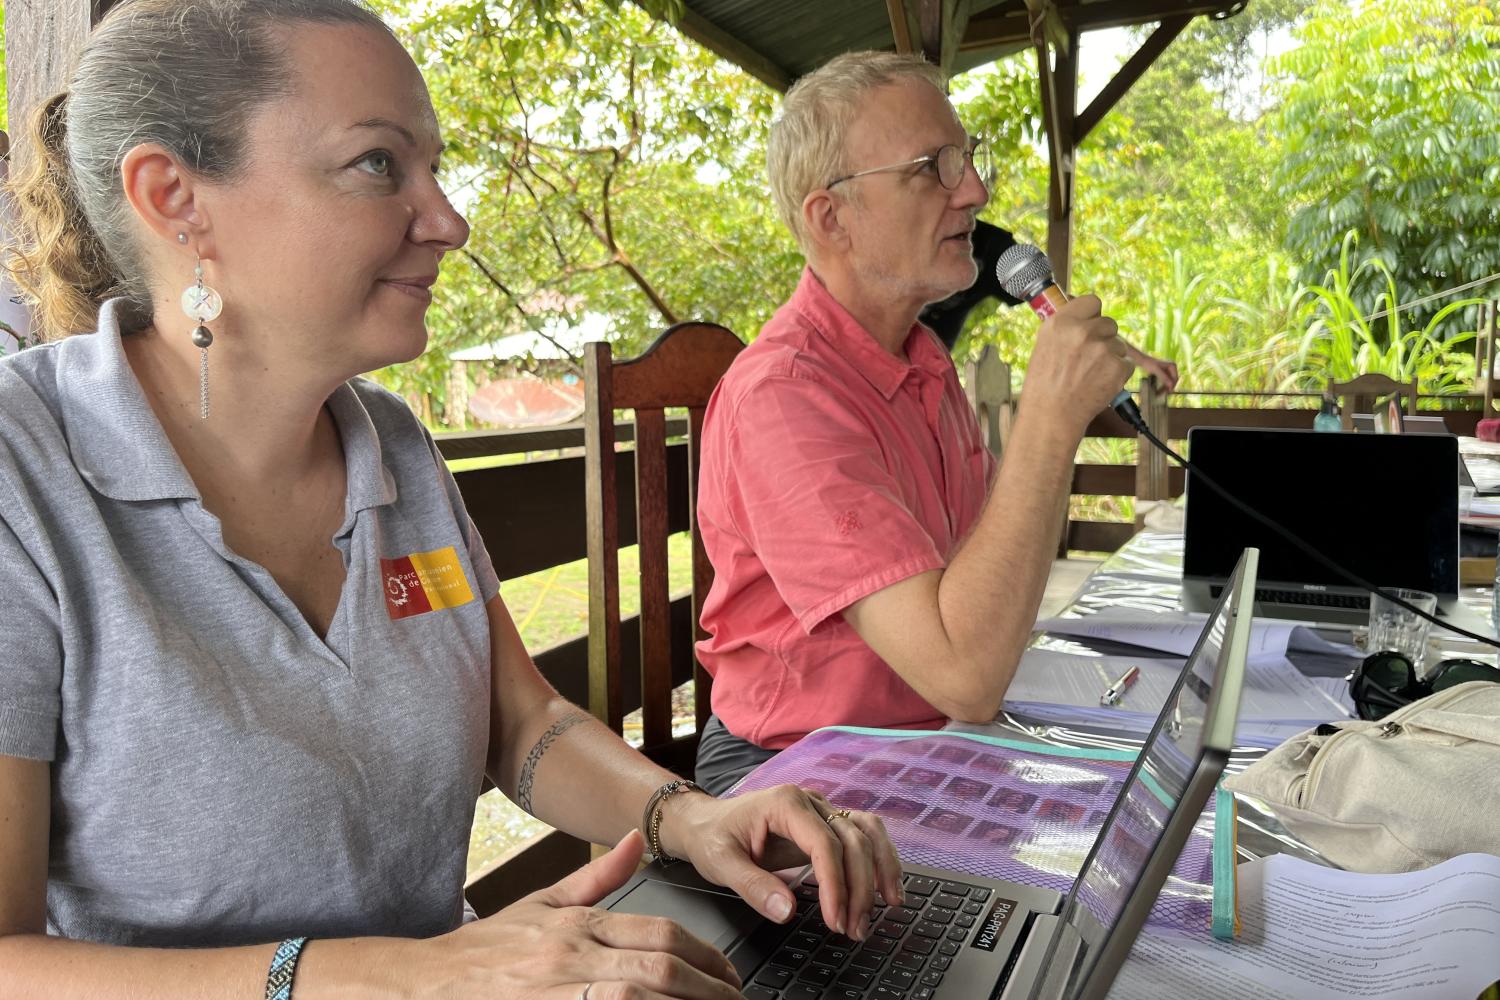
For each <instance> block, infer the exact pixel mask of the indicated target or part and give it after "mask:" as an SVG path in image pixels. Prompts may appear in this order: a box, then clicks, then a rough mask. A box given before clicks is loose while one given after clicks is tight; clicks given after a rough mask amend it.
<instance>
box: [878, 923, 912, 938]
mask: <svg viewBox="0 0 1500 1000" xmlns="http://www.w3.org/2000/svg"><path fill="white" fill-rule="evenodd" d="M905 933H906V928H905V927H902V926H901V925H900V924H894V923H891V922H890V921H889V920H885V921H882V922H881V923H878V924H876V925H875V934H876V936H877V937H883V938H892V939H894V938H899V937H900V936H901V935H903V934H905Z"/></svg>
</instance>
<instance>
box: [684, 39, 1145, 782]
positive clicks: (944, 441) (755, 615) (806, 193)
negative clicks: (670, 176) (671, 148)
mask: <svg viewBox="0 0 1500 1000" xmlns="http://www.w3.org/2000/svg"><path fill="white" fill-rule="evenodd" d="M942 88H943V80H942V77H941V75H940V74H939V73H938V71H937V70H936V69H935V68H933V67H932V66H930V65H928V64H926V63H924V62H922V61H921V60H920V59H918V58H915V57H910V56H900V55H892V54H889V53H878V52H865V53H851V54H848V55H845V56H840V57H839V58H837V59H834V60H833V61H832V62H830V63H828V64H827V65H826V66H824V67H823V68H821V69H819V70H818V71H816V72H814V73H812V74H809V75H808V76H807V77H804V78H803V79H802V80H801V81H799V82H798V83H797V84H796V86H794V87H793V88H792V89H791V90H790V91H789V92H788V93H787V96H786V99H785V101H784V103H783V107H782V112H781V115H780V117H779V118H778V119H777V121H776V123H775V124H773V125H772V129H771V136H770V141H769V144H768V149H767V159H768V169H769V173H770V181H771V189H772V193H773V195H774V196H775V199H776V204H777V209H778V211H779V212H780V213H781V215H782V218H783V220H784V221H785V222H786V223H787V224H788V225H789V226H790V227H791V229H792V231H793V232H794V233H795V234H796V236H797V239H798V241H799V243H800V244H801V247H802V250H803V253H804V255H805V257H806V260H807V269H806V270H805V271H804V273H803V275H802V280H801V283H800V284H799V286H798V288H797V291H796V292H795V293H794V294H793V296H792V298H791V299H790V300H789V301H788V302H787V303H786V305H784V306H783V307H782V308H781V309H780V310H778V311H777V313H776V314H775V316H773V317H772V319H771V320H770V322H768V323H767V324H766V326H765V327H764V328H763V329H762V331H761V334H760V337H759V338H758V339H757V340H756V341H755V342H754V343H753V344H751V345H750V346H749V347H748V348H746V349H745V350H744V351H743V352H741V354H740V356H739V357H738V358H737V359H736V360H735V362H734V364H733V365H732V366H731V368H730V370H729V372H728V373H727V374H726V375H725V377H724V379H723V381H722V382H721V383H720V385H719V387H718V389H717V391H716V392H715V393H714V396H713V399H712V400H711V401H710V403H709V407H708V412H707V415H706V418H705V430H704V445H703V466H702V469H701V472H700V474H699V502H698V515H699V519H700V522H701V524H702V531H703V540H704V544H705V546H706V548H707V551H708V555H709V558H710V560H711V561H712V562H713V565H714V569H715V579H714V585H713V588H712V590H711V591H710V593H709V596H708V599H707V600H706V602H705V604H704V608H703V615H702V623H703V626H704V628H705V629H706V630H707V631H708V632H709V633H710V635H711V637H710V638H708V639H706V640H704V641H703V642H701V643H700V644H699V656H700V659H701V660H702V662H703V664H704V666H705V667H706V668H707V669H708V670H709V671H710V672H711V673H712V674H713V675H714V680H715V682H714V692H713V707H714V718H712V719H711V720H710V722H709V726H708V727H707V729H706V730H705V732H704V737H703V742H702V744H701V746H700V751H699V758H698V780H699V781H700V782H701V783H703V784H704V785H705V787H707V788H709V789H710V790H711V791H714V792H721V791H723V790H725V789H726V788H728V787H729V786H730V785H732V784H733V782H734V781H735V780H737V779H738V778H739V777H740V776H741V775H742V774H743V773H744V772H746V771H747V770H749V769H750V768H751V767H753V766H754V765H755V764H756V763H759V762H760V761H762V760H764V759H766V758H767V757H769V756H770V755H771V754H773V753H774V752H775V751H776V750H778V749H780V748H782V747H785V746H787V745H789V744H790V743H792V742H794V741H795V740H797V739H798V738H800V737H801V736H803V735H805V734H806V733H807V732H809V731H811V730H812V729H815V728H818V727H820V726H826V725H836V724H851V725H869V726H897V727H915V726H923V727H925V726H937V725H941V724H942V721H943V720H944V719H945V718H954V719H961V720H965V721H969V722H986V721H989V720H990V719H991V718H993V717H994V715H995V713H996V712H997V710H998V709H999V707H1000V703H1001V699H1002V697H1003V696H1004V693H1005V689H1006V687H1007V685H1008V684H1009V683H1010V679H1011V677H1012V675H1013V674H1014V672H1015V669H1016V663H1017V660H1018V659H1019V657H1020V654H1021V650H1022V648H1023V647H1024V645H1025V643H1026V640H1027V638H1028V636H1029V634H1030V631H1031V625H1032V622H1033V621H1034V619H1035V616H1036V611H1037V607H1038V605H1039V604H1040V602H1041V598H1042V592H1043V588H1044V587H1045V585H1046V581H1047V573H1048V571H1049V569H1050V567H1051V564H1052V557H1053V552H1054V549H1055V544H1056V525H1057V524H1058V521H1059V517H1060V515H1061V511H1062V506H1063V504H1064V503H1065V502H1066V499H1067V496H1068V489H1069V485H1070V483H1071V479H1072V472H1073V455H1074V452H1075V451H1076V450H1077V447H1078V443H1079V441H1080V439H1081V438H1082V436H1083V432H1084V428H1085V427H1086V426H1087V424H1088V422H1089V420H1090V418H1092V417H1093V416H1094V415H1095V414H1096V413H1098V412H1099V411H1100V410H1101V409H1103V408H1104V407H1105V406H1106V405H1107V404H1108V402H1109V400H1110V399H1111V398H1112V397H1113V396H1114V395H1115V394H1116V393H1117V392H1119V390H1120V388H1121V386H1122V385H1123V384H1124V382H1125V378H1126V376H1127V375H1128V374H1129V372H1130V369H1131V366H1130V364H1129V363H1128V362H1127V361H1126V345H1125V343H1124V342H1123V341H1122V340H1120V338H1119V337H1118V336H1117V335H1116V327H1115V323H1114V321H1113V320H1111V319H1110V318H1108V317H1107V316H1103V315H1101V314H1100V304H1099V300H1098V299H1096V298H1094V297H1093V296H1082V297H1080V298H1078V299H1075V300H1073V301H1072V302H1070V303H1068V304H1067V305H1066V306H1064V307H1063V308H1062V309H1061V310H1059V311H1058V314H1057V315H1056V316H1055V317H1053V318H1052V319H1050V320H1048V321H1047V322H1046V323H1044V324H1043V326H1042V329H1041V331H1040V333H1039V334H1038V336H1037V346H1036V348H1035V350H1034V351H1033V353H1032V355H1031V360H1030V363H1029V364H1028V366H1027V374H1026V382H1025V386H1024V392H1023V396H1022V398H1023V400H1024V403H1023V405H1022V407H1021V409H1020V412H1019V414H1018V416H1017V419H1016V424H1015V429H1014V433H1013V435H1012V438H1011V440H1010V441H1009V442H1008V443H1007V447H1006V454H1005V462H1004V465H1003V466H1001V468H1000V470H999V473H998V475H997V476H993V477H992V474H993V473H994V471H995V470H994V462H993V460H992V458H991V456H990V453H989V452H988V451H987V450H986V449H985V448H984V446H983V444H982V443H981V440H980V434H979V428H978V425H977V423H976V421H975V419H974V415H973V413H972V411H971V410H970V409H969V407H968V405H967V403H966V402H965V400H964V395H963V391H962V389H961V387H960V385H959V382H958V377H957V373H956V372H955V371H954V367H953V362H952V361H951V359H950V358H949V357H948V354H947V352H946V350H945V349H944V347H943V345H942V344H941V343H940V342H939V341H938V339H937V337H935V336H934V335H933V333H932V332H931V331H930V330H928V329H927V328H925V327H923V326H921V325H920V324H918V323H917V316H918V314H919V312H920V311H921V309H922V307H923V306H924V305H926V304H928V303H931V302H936V301H938V300H941V299H943V298H945V297H947V296H949V295H951V294H952V293H954V292H956V291H958V290H961V289H965V288H968V287H970V286H972V285H973V284H974V283H975V278H976V268H975V262H974V256H973V245H972V242H971V236H972V233H973V231H974V228H975V213H976V212H978V210H979V209H980V208H981V207H983V205H984V204H985V202H986V201H987V200H988V198H989V192H988V191H987V190H986V189H985V185H984V182H983V181H982V180H981V178H980V176H979V174H978V172H977V171H976V168H975V166H974V158H975V155H976V147H977V143H975V142H974V141H973V140H971V139H970V137H969V136H968V135H966V134H965V132H964V129H963V126H962V125H960V124H959V121H958V117H957V115H956V114H955V113H954V111H953V108H952V106H951V105H950V104H949V103H948V100H947V98H946V97H945V96H944V93H943V89H942ZM979 154H980V155H981V156H982V155H983V151H982V147H979ZM992 478H994V483H993V488H992V489H990V488H989V487H990V481H991V479H992Z"/></svg>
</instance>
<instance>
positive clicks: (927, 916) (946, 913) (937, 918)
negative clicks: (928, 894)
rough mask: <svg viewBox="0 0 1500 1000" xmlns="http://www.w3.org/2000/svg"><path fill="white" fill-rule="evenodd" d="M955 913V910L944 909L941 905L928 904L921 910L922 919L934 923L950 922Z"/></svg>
mask: <svg viewBox="0 0 1500 1000" xmlns="http://www.w3.org/2000/svg"><path fill="white" fill-rule="evenodd" d="M957 915H958V914H957V912H956V911H954V910H945V909H943V908H942V907H941V906H929V907H928V908H927V909H925V910H923V911H922V919H923V920H926V921H928V922H929V923H934V924H947V923H952V922H953V918H954V917H955V916H957Z"/></svg>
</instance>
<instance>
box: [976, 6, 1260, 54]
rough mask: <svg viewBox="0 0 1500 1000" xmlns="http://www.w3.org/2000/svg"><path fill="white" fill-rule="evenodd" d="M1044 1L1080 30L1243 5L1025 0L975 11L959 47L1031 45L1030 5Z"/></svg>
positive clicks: (1227, 11) (1232, 10)
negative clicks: (1022, 3)
mask: <svg viewBox="0 0 1500 1000" xmlns="http://www.w3.org/2000/svg"><path fill="white" fill-rule="evenodd" d="M1044 2H1045V5H1046V6H1047V7H1049V8H1051V9H1052V10H1054V11H1056V13H1057V16H1058V17H1059V18H1060V19H1061V20H1062V22H1063V24H1065V25H1066V26H1067V27H1068V28H1070V29H1073V30H1076V31H1078V32H1080V33H1082V32H1085V31H1095V30H1098V29H1101V28H1120V27H1127V26H1132V25H1137V24H1148V23H1150V22H1153V21H1163V20H1166V19H1169V18H1176V17H1181V16H1188V15H1198V14H1210V15H1219V16H1230V15H1233V14H1237V13H1239V11H1240V10H1242V9H1244V6H1245V4H1244V0H1233V2H1230V0H1110V2H1108V3H1082V2H1080V0H1026V6H1021V5H1006V6H1003V7H992V8H990V9H989V10H986V11H982V12H980V13H978V14H975V15H974V16H973V17H972V18H970V19H969V22H968V28H967V30H966V31H965V32H964V37H963V44H962V48H963V50H964V51H973V50H975V49H987V48H996V47H1003V46H1007V45H1008V46H1012V47H1014V46H1021V45H1024V46H1028V47H1029V46H1031V45H1033V44H1034V39H1033V38H1032V33H1031V21H1032V18H1033V17H1034V16H1035V15H1034V13H1033V11H1032V9H1031V8H1032V7H1033V6H1040V5H1042V4H1043V3H1044ZM1049 37H1050V36H1049ZM1054 44H1056V42H1055V40H1054Z"/></svg>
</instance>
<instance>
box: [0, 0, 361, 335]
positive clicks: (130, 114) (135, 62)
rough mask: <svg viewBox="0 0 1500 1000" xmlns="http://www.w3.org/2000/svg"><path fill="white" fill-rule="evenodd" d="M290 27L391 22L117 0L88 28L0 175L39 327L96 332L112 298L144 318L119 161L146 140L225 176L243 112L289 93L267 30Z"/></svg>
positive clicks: (314, 12) (325, 4)
mask: <svg viewBox="0 0 1500 1000" xmlns="http://www.w3.org/2000/svg"><path fill="white" fill-rule="evenodd" d="M297 23H316V24H357V25H364V26H366V27H370V28H374V29H378V30H380V31H386V32H389V29H388V28H387V27H386V25H385V24H384V22H382V21H381V20H380V18H379V17H378V16H376V15H375V14H374V13H373V12H371V11H370V10H369V9H368V8H366V7H365V6H363V5H362V4H361V3H360V2H359V0H129V2H128V3H121V4H119V5H117V6H116V7H114V8H113V9H112V10H111V11H110V13H109V14H108V15H107V16H106V17H105V18H104V19H103V20H102V21H101V22H100V23H99V25H98V26H97V27H96V28H95V29H94V31H93V33H92V34H91V35H90V36H89V39H88V41H87V42H86V43H85V44H84V47H83V49H82V51H80V52H79V54H78V57H77V61H76V62H75V64H74V69H73V72H72V75H71V77H70V78H69V83H68V87H67V89H66V90H65V91H63V92H62V93H60V94H57V95H55V96H54V97H52V98H51V99H50V100H48V101H46V102H45V103H44V104H43V105H42V106H41V107H39V108H37V109H36V111H35V112H34V113H33V114H32V116H31V118H30V120H29V122H28V129H27V141H28V146H29V148H28V149H26V150H25V153H26V154H27V155H26V156H24V157H23V162H22V163H20V164H18V166H20V168H21V169H20V170H18V171H17V173H16V175H15V176H14V177H13V178H12V180H11V182H10V184H9V190H10V194H11V196H12V198H13V199H14V201H15V205H16V215H17V218H16V222H15V225H14V228H13V242H12V243H11V245H10V246H8V247H7V248H6V252H5V260H4V267H5V268H6V270H8V271H10V272H11V274H12V275H14V276H15V279H16V282H17V284H18V285H20V286H21V288H22V289H23V290H24V291H25V292H26V293H27V295H28V296H29V297H30V298H31V299H32V306H33V319H34V322H35V326H36V328H37V329H38V330H39V332H40V333H41V335H42V337H44V338H45V339H49V340H55V339H57V338H60V337H65V336H67V335H69V334H72V333H78V332H82V331H86V330H92V329H94V328H95V326H96V325H97V321H98V315H99V306H100V305H101V304H102V303H103V302H104V300H105V299H107V298H110V297H112V296H116V295H123V296H125V298H126V299H128V300H129V303H130V306H131V307H132V313H133V315H134V316H136V317H138V318H140V319H142V320H149V319H150V316H151V297H150V292H149V290H148V288H147V274H146V267H145V260H144V258H143V256H142V254H141V252H140V248H139V247H138V246H137V245H136V240H135V229H134V221H133V219H132V215H133V212H132V210H131V208H130V205H129V203H128V202H126V200H125V194H124V190H123V187H122V184H121V180H120V163H121V161H122V160H123V159H124V158H125V154H126V153H127V152H129V151H130V150H131V149H132V148H134V147H135V146H138V145H140V144H141V143H144V142H154V143H157V144H159V145H160V146H162V147H163V148H164V149H166V150H168V151H169V152H171V153H172V154H173V155H175V156H177V157H178V158H179V159H180V160H181V161H182V162H183V163H184V164H185V165H186V166H187V168H188V169H189V170H191V171H192V172H193V173H194V174H195V175H197V176H199V177H202V178H206V179H209V180H212V181H226V180H231V179H233V177H234V176H235V174H236V173H237V172H238V171H239V170H240V169H241V168H242V167H243V166H244V163H245V156H246V150H245V135H246V133H247V131H248V124H249V120H250V118H251V117H252V116H253V115H254V113H255V112H256V111H258V110H259V109H260V108H261V107H262V106H263V105H264V104H266V103H267V102H269V101H272V100H275V99H277V98H279V97H283V96H285V95H287V94H288V93H290V91H291V88H292V67H291V65H290V63H289V61H288V59H287V55H286V43H285V38H284V37H283V36H281V35H280V32H279V30H278V29H281V28H284V27H286V26H288V25H291V24H297Z"/></svg>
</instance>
